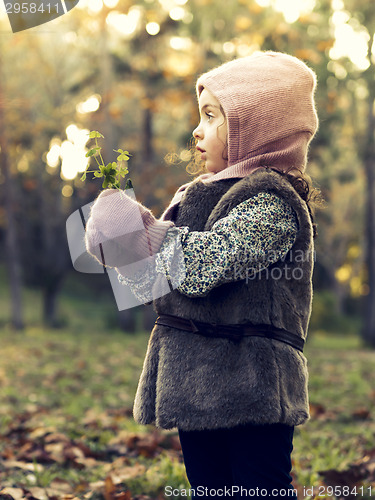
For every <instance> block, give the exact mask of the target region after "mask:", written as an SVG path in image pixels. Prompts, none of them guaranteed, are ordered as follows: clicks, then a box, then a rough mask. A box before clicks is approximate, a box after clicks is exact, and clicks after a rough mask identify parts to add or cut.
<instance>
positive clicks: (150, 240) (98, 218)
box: [85, 189, 174, 267]
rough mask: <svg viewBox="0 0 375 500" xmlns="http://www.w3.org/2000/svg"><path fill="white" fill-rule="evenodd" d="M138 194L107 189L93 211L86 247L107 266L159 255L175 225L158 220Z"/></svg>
mask: <svg viewBox="0 0 375 500" xmlns="http://www.w3.org/2000/svg"><path fill="white" fill-rule="evenodd" d="M133 196H134V191H133V190H126V192H124V191H120V190H117V189H107V190H105V191H103V192H102V193H100V195H99V196H98V198H97V200H96V201H95V203H94V205H93V206H92V208H91V214H90V218H89V220H88V222H87V226H86V236H85V242H86V248H87V251H88V252H89V253H90V254H91V255H93V256H94V257H96V259H97V260H98V261H99V262H100V263H101V264H103V265H106V266H108V267H122V266H126V265H129V264H132V263H134V262H138V261H140V260H143V259H145V258H147V257H150V256H152V255H155V254H156V253H157V252H158V251H159V249H160V246H161V244H162V242H163V240H164V237H165V234H166V232H167V231H168V229H169V228H170V227H173V225H174V224H173V223H172V222H170V221H159V220H157V219H155V217H154V216H153V214H152V213H151V211H150V210H148V209H147V208H146V207H144V206H143V205H142V204H141V203H138V202H137V201H135V199H133Z"/></svg>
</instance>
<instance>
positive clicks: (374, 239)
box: [362, 38, 375, 347]
mask: <svg viewBox="0 0 375 500" xmlns="http://www.w3.org/2000/svg"><path fill="white" fill-rule="evenodd" d="M372 39H373V38H372ZM374 78H375V68H374V67H373V66H372V65H371V66H370V68H369V70H368V75H367V82H368V90H369V96H368V123H367V140H366V144H365V148H364V153H363V160H364V167H365V173H366V226H365V231H366V245H367V246H366V268H367V276H368V286H369V293H368V295H367V296H366V308H365V318H364V325H363V332H362V336H363V339H364V341H365V342H366V344H368V345H369V346H371V347H375V143H374V141H375V116H374V105H375V82H374Z"/></svg>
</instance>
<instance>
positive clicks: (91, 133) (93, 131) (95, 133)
mask: <svg viewBox="0 0 375 500" xmlns="http://www.w3.org/2000/svg"><path fill="white" fill-rule="evenodd" d="M89 137H90V139H95V138H96V137H102V138H103V139H104V135H102V134H101V133H100V132H98V131H97V130H92V131H91V132H90V133H89Z"/></svg>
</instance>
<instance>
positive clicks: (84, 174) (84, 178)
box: [81, 172, 86, 181]
mask: <svg viewBox="0 0 375 500" xmlns="http://www.w3.org/2000/svg"><path fill="white" fill-rule="evenodd" d="M85 180H86V172H83V174H82V176H81V181H85Z"/></svg>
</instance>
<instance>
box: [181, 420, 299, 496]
mask: <svg viewBox="0 0 375 500" xmlns="http://www.w3.org/2000/svg"><path fill="white" fill-rule="evenodd" d="M293 432H294V427H291V426H288V425H285V424H267V425H255V424H246V425H241V426H237V427H233V428H230V429H214V430H203V431H183V430H181V429H179V435H180V441H181V447H182V452H183V456H184V461H185V467H186V474H187V477H188V479H189V482H190V485H191V488H192V490H195V494H193V495H192V498H195V499H197V500H198V499H206V498H216V499H217V500H219V499H220V498H223V497H224V498H225V496H226V495H225V493H226V494H227V498H242V499H244V498H251V497H252V498H274V499H276V498H283V499H285V498H293V499H296V498H297V495H296V493H295V492H293V487H292V485H291V481H292V477H291V476H290V471H291V468H292V463H291V453H292V450H293ZM210 490H212V491H210ZM266 490H267V491H266ZM241 493H242V494H241Z"/></svg>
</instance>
